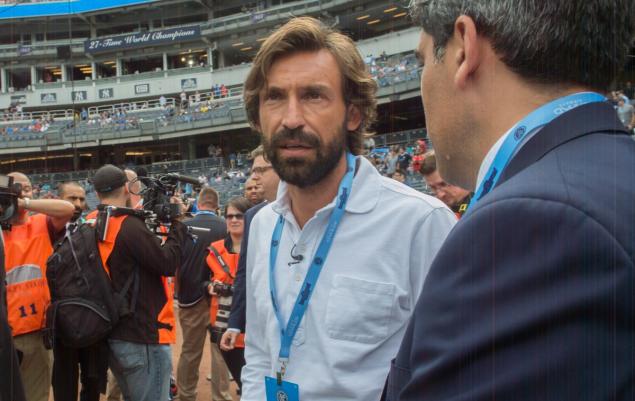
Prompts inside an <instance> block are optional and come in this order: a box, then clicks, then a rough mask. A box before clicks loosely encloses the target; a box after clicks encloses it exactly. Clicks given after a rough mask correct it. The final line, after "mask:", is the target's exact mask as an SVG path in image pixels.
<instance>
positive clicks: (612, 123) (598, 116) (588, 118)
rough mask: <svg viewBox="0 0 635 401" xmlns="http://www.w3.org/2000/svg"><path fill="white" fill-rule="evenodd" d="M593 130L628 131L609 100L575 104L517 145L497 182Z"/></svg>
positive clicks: (621, 133)
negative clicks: (516, 149) (580, 104)
mask: <svg viewBox="0 0 635 401" xmlns="http://www.w3.org/2000/svg"><path fill="white" fill-rule="evenodd" d="M595 132H606V133H609V134H614V135H628V132H627V131H626V128H625V127H624V125H623V124H622V123H621V121H620V120H619V119H618V118H617V114H616V113H615V110H614V109H613V106H612V105H611V104H609V103H608V102H604V103H597V102H596V103H589V104H585V105H582V106H580V107H576V108H575V109H573V110H571V111H568V112H566V113H564V114H563V115H561V116H560V117H558V118H556V119H554V120H553V121H552V122H550V123H549V124H547V125H545V126H544V127H543V128H542V129H541V130H540V131H539V132H538V133H536V134H535V135H534V136H533V137H532V138H531V139H529V141H528V142H527V143H526V144H525V145H523V147H521V148H520V150H519V151H518V153H517V154H516V156H514V158H513V159H512V160H511V161H510V162H509V165H508V166H507V167H506V168H505V170H504V171H503V173H502V175H501V177H500V179H499V180H498V183H497V186H498V185H500V184H502V183H503V182H505V181H507V180H508V179H510V178H511V177H513V176H514V175H516V174H517V173H519V172H520V171H522V170H524V169H526V168H527V167H529V166H530V165H532V164H533V163H535V162H536V161H538V160H540V159H541V158H542V157H543V156H544V155H546V154H547V153H549V152H550V151H551V150H553V149H555V148H557V147H558V146H560V145H562V144H564V143H566V142H569V141H571V140H573V139H576V138H578V137H581V136H584V135H589V134H592V133H595Z"/></svg>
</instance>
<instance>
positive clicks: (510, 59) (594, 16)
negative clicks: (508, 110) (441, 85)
mask: <svg viewBox="0 0 635 401" xmlns="http://www.w3.org/2000/svg"><path fill="white" fill-rule="evenodd" d="M634 12H635V5H634V2H633V0H411V1H410V13H411V15H412V17H413V19H414V21H415V23H416V24H417V25H420V26H421V27H422V28H423V30H424V31H425V32H426V33H427V34H428V35H430V36H431V37H432V40H433V42H434V53H435V57H436V58H437V60H441V59H442V58H443V55H444V51H445V46H446V45H447V43H448V41H449V40H450V38H451V37H452V35H453V32H454V23H455V21H456V19H457V18H458V17H459V16H461V15H466V16H468V17H470V18H472V20H474V23H475V25H476V28H477V32H478V34H479V35H482V36H484V37H487V38H488V39H490V41H491V43H492V47H493V49H494V50H495V51H496V52H497V53H498V55H499V56H500V59H501V61H503V62H504V63H505V64H506V65H507V67H509V68H510V69H511V70H512V71H514V72H515V73H517V74H519V75H520V76H522V77H523V78H524V79H526V80H528V81H530V82H534V83H538V84H551V85H553V84H565V85H582V86H585V87H588V88H591V89H595V90H600V91H604V90H606V89H607V88H608V87H609V85H610V84H611V82H612V80H613V79H614V78H615V76H616V75H617V74H618V73H619V72H620V71H621V70H622V69H623V67H624V66H625V61H626V56H627V54H628V50H629V46H630V44H631V40H632V39H633V30H634V29H633V26H634V23H633V22H634V18H633V14H634Z"/></svg>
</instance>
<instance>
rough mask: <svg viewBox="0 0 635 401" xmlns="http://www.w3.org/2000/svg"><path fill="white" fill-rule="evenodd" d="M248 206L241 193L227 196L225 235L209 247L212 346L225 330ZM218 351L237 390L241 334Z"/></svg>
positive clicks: (242, 345)
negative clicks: (232, 196)
mask: <svg viewBox="0 0 635 401" xmlns="http://www.w3.org/2000/svg"><path fill="white" fill-rule="evenodd" d="M250 207H251V203H250V202H249V201H248V200H247V199H246V198H243V197H242V196H239V197H235V198H232V199H230V200H229V202H228V203H227V206H226V207H225V221H226V222H227V236H226V237H225V239H222V240H220V241H216V242H213V243H212V244H211V245H210V248H209V250H210V252H209V255H208V256H207V265H208V266H209V268H210V270H211V271H212V275H211V282H209V283H207V290H208V292H209V294H210V295H211V296H212V302H211V306H210V340H211V341H212V346H213V347H217V346H218V344H219V343H220V341H221V337H222V335H223V333H224V332H225V331H226V330H227V322H228V318H229V312H230V310H231V305H232V295H233V293H234V291H233V284H234V278H235V277H236V272H237V270H238V256H239V254H240V246H241V242H242V239H243V233H244V230H245V213H246V212H247V210H248V209H249V208H250ZM221 354H222V355H223V359H224V360H225V363H226V364H227V367H228V368H229V371H230V372H231V374H232V376H233V377H234V379H235V380H236V384H238V390H239V391H240V388H241V387H242V382H241V380H240V371H241V370H242V368H243V366H245V335H244V334H240V335H239V336H238V338H237V340H236V343H235V347H234V349H232V350H230V351H221Z"/></svg>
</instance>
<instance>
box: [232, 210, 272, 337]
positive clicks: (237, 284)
mask: <svg viewBox="0 0 635 401" xmlns="http://www.w3.org/2000/svg"><path fill="white" fill-rule="evenodd" d="M266 205H267V202H262V203H259V204H257V205H256V206H254V207H252V208H251V209H249V210H247V213H245V229H244V231H243V241H242V243H241V244H240V256H239V257H238V270H237V271H236V278H235V279H234V297H233V300H232V309H231V312H230V313H229V320H228V321H227V327H229V328H230V329H238V330H240V331H242V332H243V333H244V332H245V325H246V324H245V323H246V322H245V320H246V319H245V316H246V314H247V312H246V310H247V302H246V299H247V296H246V295H247V294H246V292H247V246H248V245H249V226H251V220H253V218H254V216H255V215H256V213H258V211H260V209H262V208H263V207H265V206H266Z"/></svg>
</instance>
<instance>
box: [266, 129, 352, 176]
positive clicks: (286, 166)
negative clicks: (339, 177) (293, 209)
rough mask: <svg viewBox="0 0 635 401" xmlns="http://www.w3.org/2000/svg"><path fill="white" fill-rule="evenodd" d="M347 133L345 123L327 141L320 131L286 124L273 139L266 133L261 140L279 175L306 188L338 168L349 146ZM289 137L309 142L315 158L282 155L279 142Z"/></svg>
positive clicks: (307, 143)
mask: <svg viewBox="0 0 635 401" xmlns="http://www.w3.org/2000/svg"><path fill="white" fill-rule="evenodd" d="M346 135H347V131H346V129H345V128H344V124H343V125H342V128H340V132H339V135H336V136H335V138H334V139H333V140H332V141H331V142H328V143H323V142H322V140H321V139H320V138H319V137H318V136H317V135H314V134H309V133H306V132H304V131H302V129H301V128H295V129H287V128H284V129H282V130H281V131H279V132H276V133H275V134H273V136H272V137H271V139H270V140H269V139H267V138H266V136H264V135H263V137H262V144H263V148H264V151H265V155H266V156H267V159H268V160H269V161H270V162H271V165H272V166H273V169H274V170H275V171H276V173H278V176H280V179H281V180H282V181H284V182H286V183H288V184H291V185H294V186H296V187H299V188H306V187H310V186H313V185H315V184H317V183H319V182H320V181H322V179H324V177H326V176H327V175H328V174H329V173H330V172H331V171H333V170H334V169H335V167H336V166H337V163H338V162H339V161H340V159H341V157H342V154H343V153H344V151H345V149H346ZM289 140H295V141H299V142H300V143H302V145H305V146H310V147H311V148H312V149H313V150H315V158H314V159H313V160H311V159H306V158H300V157H287V158H283V157H281V156H280V154H279V151H280V146H281V144H282V143H284V142H285V141H289Z"/></svg>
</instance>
